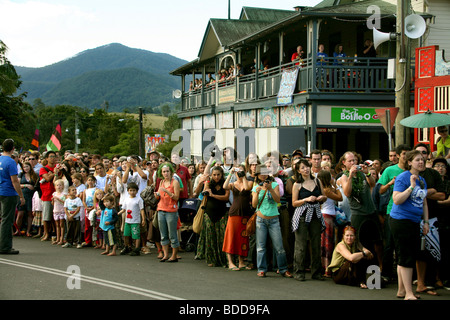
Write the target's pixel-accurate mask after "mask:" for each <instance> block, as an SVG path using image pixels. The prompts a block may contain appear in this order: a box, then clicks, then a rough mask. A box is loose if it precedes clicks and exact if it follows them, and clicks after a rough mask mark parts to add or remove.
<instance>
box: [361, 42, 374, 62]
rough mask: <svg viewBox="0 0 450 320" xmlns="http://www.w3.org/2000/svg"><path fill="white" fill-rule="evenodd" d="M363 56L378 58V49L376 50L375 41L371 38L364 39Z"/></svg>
mask: <svg viewBox="0 0 450 320" xmlns="http://www.w3.org/2000/svg"><path fill="white" fill-rule="evenodd" d="M363 57H365V58H376V57H377V51H376V50H375V47H374V46H373V42H372V41H371V40H369V39H366V41H364V48H363Z"/></svg>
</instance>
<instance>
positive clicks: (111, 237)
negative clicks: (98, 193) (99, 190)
mask: <svg viewBox="0 0 450 320" xmlns="http://www.w3.org/2000/svg"><path fill="white" fill-rule="evenodd" d="M114 201H115V199H114V196H113V195H112V194H109V195H106V196H105V197H104V198H103V199H102V201H100V208H101V209H102V214H101V219H100V228H101V229H102V230H103V233H104V234H103V238H104V239H105V251H103V252H102V253H101V254H102V255H108V256H115V255H116V249H117V238H116V232H114V229H115V223H116V221H117V219H118V215H117V210H116V208H115V207H114ZM110 250H111V252H109V251H110Z"/></svg>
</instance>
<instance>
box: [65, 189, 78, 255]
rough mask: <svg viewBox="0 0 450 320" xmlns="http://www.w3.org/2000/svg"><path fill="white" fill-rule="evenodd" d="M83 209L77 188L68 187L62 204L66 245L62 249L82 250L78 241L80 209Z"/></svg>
mask: <svg viewBox="0 0 450 320" xmlns="http://www.w3.org/2000/svg"><path fill="white" fill-rule="evenodd" d="M82 207H83V203H82V202H81V199H80V198H78V197H77V188H76V187H75V186H70V187H69V194H68V197H67V198H66V200H65V202H64V212H65V214H66V220H67V235H66V243H65V244H64V245H63V246H62V247H63V248H70V247H72V246H74V245H76V246H77V249H80V248H82V246H81V239H80V209H81V208H82Z"/></svg>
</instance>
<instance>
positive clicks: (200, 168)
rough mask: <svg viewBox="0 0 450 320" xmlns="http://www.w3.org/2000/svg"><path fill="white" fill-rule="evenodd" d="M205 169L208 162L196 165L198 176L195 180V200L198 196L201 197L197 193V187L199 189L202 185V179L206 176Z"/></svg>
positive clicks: (200, 162)
mask: <svg viewBox="0 0 450 320" xmlns="http://www.w3.org/2000/svg"><path fill="white" fill-rule="evenodd" d="M205 168H206V162H205V161H203V160H201V161H199V162H198V163H197V165H196V169H195V171H196V173H197V175H196V177H195V179H194V186H193V190H195V191H194V194H193V198H197V197H198V195H199V193H198V192H197V187H198V185H199V183H200V179H201V177H202V176H203V174H204V171H205Z"/></svg>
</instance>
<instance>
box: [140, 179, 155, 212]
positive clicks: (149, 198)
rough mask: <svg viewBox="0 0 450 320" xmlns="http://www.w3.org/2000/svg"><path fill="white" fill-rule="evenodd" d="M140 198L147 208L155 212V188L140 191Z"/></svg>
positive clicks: (149, 187) (150, 187)
mask: <svg viewBox="0 0 450 320" xmlns="http://www.w3.org/2000/svg"><path fill="white" fill-rule="evenodd" d="M141 198H142V200H143V201H144V204H145V205H146V206H149V207H150V208H151V209H152V210H156V208H157V206H158V202H159V201H158V199H157V198H156V196H155V187H154V186H153V185H151V186H147V187H145V189H144V190H142V192H141Z"/></svg>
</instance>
